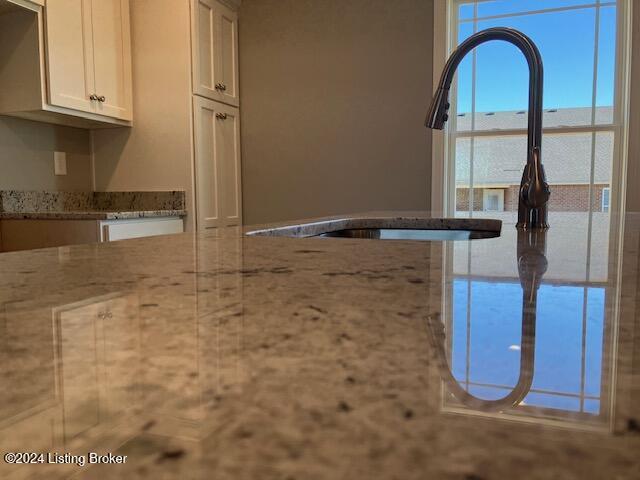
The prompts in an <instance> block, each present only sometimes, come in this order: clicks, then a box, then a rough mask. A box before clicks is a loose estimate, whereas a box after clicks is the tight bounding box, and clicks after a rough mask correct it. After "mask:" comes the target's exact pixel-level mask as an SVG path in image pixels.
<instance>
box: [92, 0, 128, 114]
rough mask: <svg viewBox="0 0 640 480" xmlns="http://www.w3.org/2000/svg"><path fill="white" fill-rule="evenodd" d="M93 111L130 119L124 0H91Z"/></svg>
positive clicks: (126, 21) (126, 3)
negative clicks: (93, 79)
mask: <svg viewBox="0 0 640 480" xmlns="http://www.w3.org/2000/svg"><path fill="white" fill-rule="evenodd" d="M91 18H92V24H93V57H94V69H95V93H96V95H97V96H98V98H99V99H100V100H99V101H97V102H94V103H95V112H96V113H99V114H101V115H106V116H108V117H114V118H121V119H123V120H131V48H130V45H131V41H130V26H129V1H128V0H91Z"/></svg>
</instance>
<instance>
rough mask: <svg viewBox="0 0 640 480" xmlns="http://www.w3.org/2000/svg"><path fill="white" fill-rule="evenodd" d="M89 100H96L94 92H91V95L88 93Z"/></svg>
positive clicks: (96, 96)
mask: <svg viewBox="0 0 640 480" xmlns="http://www.w3.org/2000/svg"><path fill="white" fill-rule="evenodd" d="M89 100H93V101H96V100H98V95H96V94H95V93H92V94H91V95H89Z"/></svg>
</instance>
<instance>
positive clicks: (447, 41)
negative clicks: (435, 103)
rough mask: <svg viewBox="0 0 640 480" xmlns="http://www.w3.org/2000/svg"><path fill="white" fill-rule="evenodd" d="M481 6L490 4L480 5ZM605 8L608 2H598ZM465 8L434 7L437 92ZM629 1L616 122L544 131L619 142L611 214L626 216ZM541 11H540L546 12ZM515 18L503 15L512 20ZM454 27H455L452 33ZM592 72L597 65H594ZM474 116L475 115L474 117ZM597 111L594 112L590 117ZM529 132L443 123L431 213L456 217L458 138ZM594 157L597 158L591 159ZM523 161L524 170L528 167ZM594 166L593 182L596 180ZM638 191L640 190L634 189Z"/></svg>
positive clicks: (436, 142)
mask: <svg viewBox="0 0 640 480" xmlns="http://www.w3.org/2000/svg"><path fill="white" fill-rule="evenodd" d="M477 1H478V2H483V1H488V0H477ZM596 1H597V0H585V4H590V3H596ZM600 1H601V2H602V3H603V4H606V3H609V2H607V1H606V0H600ZM461 3H468V0H442V1H437V2H434V48H433V90H434V92H435V90H436V89H437V87H438V83H439V81H440V74H441V72H442V70H443V68H444V65H445V63H446V61H447V58H448V57H449V55H450V54H451V52H452V51H453V50H454V49H455V47H456V45H457V41H456V39H457V24H458V21H457V11H458V6H459V5H460V4H461ZM632 4H633V2H632V1H631V0H618V6H617V15H618V21H617V31H616V33H617V38H616V43H617V45H618V46H619V48H617V58H616V66H617V67H618V68H617V71H616V79H615V87H614V88H615V93H614V105H615V106H616V107H617V108H615V109H614V110H615V112H614V115H615V117H614V119H613V123H612V124H610V125H606V126H602V125H600V126H596V125H593V124H594V123H595V122H592V125H587V126H584V127H582V126H581V127H561V128H560V127H550V128H545V129H544V130H543V134H552V133H581V132H583V133H584V132H587V133H589V132H590V133H592V134H593V135H594V136H595V133H596V132H601V131H612V132H614V136H615V142H614V150H613V158H614V161H613V165H612V171H611V187H612V188H611V193H613V195H610V210H609V211H610V212H624V211H625V210H624V204H625V197H626V190H627V178H626V177H627V175H626V172H627V162H628V160H627V157H628V148H629V133H628V124H629V110H630V108H629V104H628V103H629V102H628V100H629V90H630V85H631V78H630V73H631V72H630V70H631V69H630V63H631V62H630V59H631V45H632V43H631V34H632V27H631V23H632V14H633V12H632V8H633V5H632ZM545 10H546V9H545ZM545 10H541V11H545ZM510 16H512V15H505V17H510ZM452 27H453V28H452ZM594 68H597V65H595V64H594ZM456 97H457V94H456V85H455V83H454V85H453V88H452V92H451V104H452V105H453V106H454V109H453V110H452V111H455V101H456V99H457V98H456ZM593 104H595V89H594V92H593V102H592V106H593ZM472 113H473V112H472ZM594 115H595V110H593V111H592V118H593V116H594ZM455 121H456V116H455V115H452V118H451V120H450V123H455ZM526 133H527V130H526V128H525V129H512V130H487V131H479V130H475V131H469V132H455V133H452V132H450V126H449V125H448V124H445V129H444V130H442V131H438V130H433V141H432V172H431V210H432V211H433V212H434V213H435V214H436V215H440V216H453V215H454V214H455V192H456V190H455V172H454V171H453V169H454V161H453V160H452V159H454V146H455V138H457V137H479V136H506V135H526ZM594 148H595V138H594V139H593V141H592V150H593V149H594ZM592 157H593V154H592ZM524 161H525V160H524V158H523V167H524ZM593 163H594V162H593V161H592V169H591V170H592V171H591V177H592V180H593V175H594V172H593ZM591 185H592V186H591V187H590V188H591V197H592V198H593V181H592V182H591ZM636 187H637V188H640V185H638V186H636Z"/></svg>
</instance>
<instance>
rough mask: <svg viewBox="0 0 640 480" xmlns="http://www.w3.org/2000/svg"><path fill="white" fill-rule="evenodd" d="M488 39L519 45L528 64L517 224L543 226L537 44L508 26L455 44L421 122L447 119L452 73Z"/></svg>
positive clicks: (438, 124)
mask: <svg viewBox="0 0 640 480" xmlns="http://www.w3.org/2000/svg"><path fill="white" fill-rule="evenodd" d="M491 40H504V41H506V42H509V43H512V44H513V45H515V46H516V47H518V48H519V49H520V51H521V52H522V53H523V54H524V56H525V58H526V59H527V63H528V64H529V117H528V126H527V164H526V165H525V167H524V171H523V173H522V181H521V182H520V191H519V194H518V223H517V224H516V226H517V227H518V228H521V229H524V230H529V229H545V228H549V224H548V223H547V216H548V207H547V201H548V200H549V195H550V193H549V184H548V183H547V181H546V177H545V174H544V167H543V165H542V159H541V152H540V149H541V144H542V86H543V76H544V74H543V68H542V58H541V56H540V52H539V51H538V47H536V45H535V43H533V41H532V40H531V39H530V38H529V37H527V36H526V35H525V34H524V33H522V32H519V31H518V30H514V29H512V28H501V27H500V28H489V29H487V30H482V31H480V32H478V33H476V34H474V35H472V36H470V37H469V38H467V39H466V40H465V41H464V42H462V43H461V44H460V46H458V48H457V49H456V50H455V51H454V52H453V53H452V54H451V57H449V60H448V61H447V63H446V65H445V67H444V70H443V72H442V76H441V77H440V83H439V85H438V90H437V91H436V93H435V96H434V97H433V100H432V102H431V107H430V108H429V113H428V114H427V120H426V122H425V125H426V126H427V127H428V128H433V129H437V130H442V129H443V128H444V124H445V122H446V121H447V120H448V119H449V116H448V113H447V112H448V110H449V89H450V88H451V82H452V81H453V76H454V74H455V72H456V69H457V68H458V65H460V62H461V61H462V59H463V58H464V57H465V56H466V55H467V53H469V52H470V51H471V50H473V49H474V48H475V47H477V46H478V45H480V44H483V43H485V42H489V41H491Z"/></svg>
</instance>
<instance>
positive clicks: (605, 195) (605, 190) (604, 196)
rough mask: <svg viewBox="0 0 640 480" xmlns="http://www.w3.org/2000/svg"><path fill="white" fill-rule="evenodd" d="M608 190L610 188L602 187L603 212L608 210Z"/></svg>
mask: <svg viewBox="0 0 640 480" xmlns="http://www.w3.org/2000/svg"><path fill="white" fill-rule="evenodd" d="M610 190H611V189H610V188H603V189H602V211H603V212H608V211H609V191H610Z"/></svg>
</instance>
